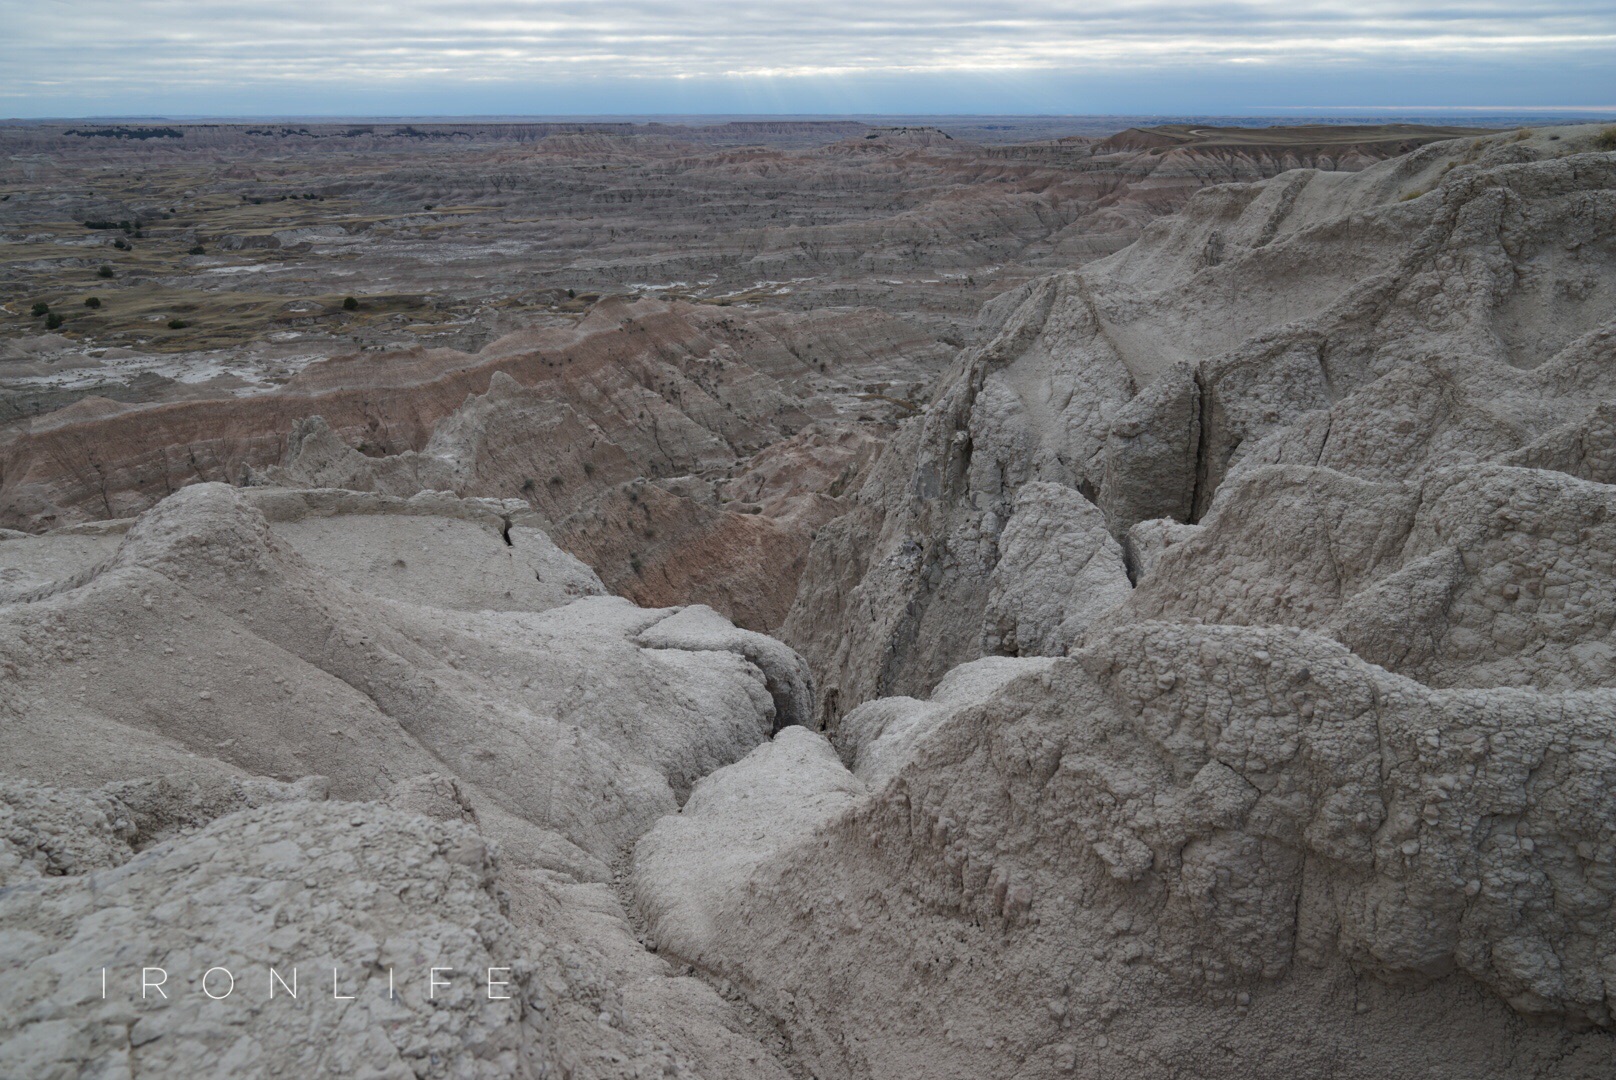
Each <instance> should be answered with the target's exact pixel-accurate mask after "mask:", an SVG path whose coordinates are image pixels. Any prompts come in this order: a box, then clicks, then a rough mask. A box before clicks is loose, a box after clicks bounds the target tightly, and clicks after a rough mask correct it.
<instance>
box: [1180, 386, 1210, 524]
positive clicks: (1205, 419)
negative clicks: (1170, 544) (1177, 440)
mask: <svg viewBox="0 0 1616 1080" xmlns="http://www.w3.org/2000/svg"><path fill="white" fill-rule="evenodd" d="M1192 375H1193V377H1194V379H1195V414H1196V429H1197V430H1196V432H1195V480H1194V483H1193V485H1192V487H1191V488H1190V508H1189V520H1188V521H1187V522H1186V524H1189V525H1199V524H1200V523H1201V516H1202V515H1203V514H1204V513H1205V512H1206V505H1205V504H1206V503H1209V502H1211V497H1210V496H1211V491H1210V490H1209V489H1210V487H1211V484H1212V463H1211V461H1210V460H1209V459H1210V457H1211V446H1212V391H1211V389H1210V388H1209V387H1208V386H1207V383H1206V375H1205V372H1204V371H1203V370H1202V365H1200V364H1196V365H1195V367H1194V369H1193V372H1192Z"/></svg>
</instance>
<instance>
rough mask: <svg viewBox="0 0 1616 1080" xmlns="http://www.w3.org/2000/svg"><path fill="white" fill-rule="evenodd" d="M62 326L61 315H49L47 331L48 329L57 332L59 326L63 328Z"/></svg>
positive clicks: (46, 319)
mask: <svg viewBox="0 0 1616 1080" xmlns="http://www.w3.org/2000/svg"><path fill="white" fill-rule="evenodd" d="M61 325H62V317H61V316H60V315H58V314H56V312H54V311H53V312H51V313H50V314H49V315H47V316H46V317H45V329H47V330H55V329H56V328H57V327H58V326H61Z"/></svg>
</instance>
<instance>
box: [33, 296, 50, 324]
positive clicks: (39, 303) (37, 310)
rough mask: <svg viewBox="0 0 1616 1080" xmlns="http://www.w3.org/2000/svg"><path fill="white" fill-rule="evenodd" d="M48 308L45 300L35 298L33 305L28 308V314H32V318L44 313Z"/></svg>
mask: <svg viewBox="0 0 1616 1080" xmlns="http://www.w3.org/2000/svg"><path fill="white" fill-rule="evenodd" d="M49 310H50V305H49V304H47V303H45V301H43V300H36V301H34V306H33V307H31V308H29V309H28V314H30V315H32V316H33V317H34V318H36V319H37V318H39V317H40V316H41V315H43V314H45V312H47V311H49Z"/></svg>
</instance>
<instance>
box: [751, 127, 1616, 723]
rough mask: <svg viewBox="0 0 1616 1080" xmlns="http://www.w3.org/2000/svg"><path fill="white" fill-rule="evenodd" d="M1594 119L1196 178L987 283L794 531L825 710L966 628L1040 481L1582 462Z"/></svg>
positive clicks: (1178, 510)
mask: <svg viewBox="0 0 1616 1080" xmlns="http://www.w3.org/2000/svg"><path fill="white" fill-rule="evenodd" d="M1595 135H1596V131H1595V130H1594V129H1592V128H1566V129H1560V130H1558V131H1552V132H1539V133H1535V134H1529V135H1525V136H1508V137H1505V136H1493V137H1489V138H1485V139H1476V140H1458V141H1454V142H1448V143H1438V144H1434V145H1432V146H1427V147H1425V148H1423V149H1420V150H1417V151H1415V152H1413V153H1411V154H1408V155H1406V156H1404V157H1400V158H1396V159H1394V160H1391V161H1387V162H1383V163H1381V164H1378V165H1374V166H1372V167H1370V168H1367V169H1365V170H1363V171H1362V172H1358V173H1354V174H1344V173H1330V172H1320V171H1314V170H1309V169H1302V170H1298V171H1295V172H1290V173H1286V174H1285V175H1283V176H1279V177H1276V178H1274V179H1272V180H1268V181H1264V182H1261V183H1255V184H1226V185H1222V186H1219V187H1214V188H1209V189H1207V190H1205V191H1202V192H1199V193H1198V194H1196V195H1195V196H1194V197H1193V198H1192V199H1191V200H1190V201H1189V203H1188V204H1187V205H1186V206H1185V208H1184V209H1183V211H1182V212H1181V213H1179V214H1176V215H1174V216H1171V217H1166V218H1163V219H1161V220H1159V221H1157V222H1155V223H1154V224H1152V225H1150V226H1148V227H1147V228H1146V229H1145V230H1144V233H1143V235H1142V236H1141V238H1140V239H1139V241H1138V242H1137V243H1135V244H1134V245H1132V246H1131V247H1129V248H1127V249H1125V250H1123V251H1121V252H1119V253H1117V254H1116V255H1114V256H1112V257H1110V258H1108V259H1104V260H1101V261H1098V262H1095V263H1091V264H1089V265H1088V266H1086V267H1084V268H1083V269H1082V270H1079V271H1074V272H1069V273H1064V274H1057V275H1053V276H1051V277H1049V278H1046V279H1040V280H1036V281H1033V282H1030V283H1029V284H1027V285H1025V286H1023V287H1022V288H1021V289H1020V290H1017V291H1014V292H1011V293H1008V294H1006V295H1005V296H1003V297H1001V298H1000V299H999V300H996V301H994V302H993V303H992V304H990V305H989V306H988V308H987V309H985V312H984V316H983V323H984V326H985V328H986V331H987V333H988V340H986V341H985V343H984V344H982V345H980V346H976V347H973V348H971V349H967V350H965V351H964V352H962V354H961V355H960V358H959V359H958V360H957V361H956V363H955V365H954V367H953V368H952V369H951V371H950V372H949V374H948V375H947V376H946V377H945V379H944V381H943V384H942V387H941V389H940V390H939V393H938V396H937V398H936V399H935V400H934V402H933V403H932V405H931V406H930V407H929V408H928V410H927V411H926V414H925V415H924V416H922V417H919V418H916V419H913V420H909V421H906V423H905V425H904V430H903V431H902V432H900V434H899V435H898V436H897V437H896V438H895V439H894V440H893V441H892V443H891V445H890V446H889V447H888V449H887V451H886V452H885V454H884V455H883V458H882V460H881V461H880V462H878V463H877V464H876V465H875V466H873V467H872V469H871V470H870V472H869V474H868V478H867V479H866V480H865V482H864V484H863V486H862V488H861V489H860V490H859V491H858V492H857V493H856V494H855V495H854V496H853V497H852V498H853V500H854V502H855V507H854V509H853V510H852V512H850V513H849V514H848V515H847V516H846V517H844V518H843V519H842V520H841V521H839V522H837V523H836V524H835V525H834V526H832V527H830V528H827V529H822V530H821V532H820V534H819V536H818V537H817V539H816V542H815V548H814V549H813V550H811V551H810V553H809V557H808V566H807V569H806V571H805V576H804V578H803V582H802V586H801V588H800V589H799V592H798V599H797V603H796V605H795V607H794V608H793V610H792V612H791V614H790V616H789V617H788V619H787V620H786V622H785V624H784V626H783V630H782V632H783V635H784V637H785V638H786V640H787V641H789V642H791V643H792V644H794V645H795V646H796V647H797V648H799V649H800V650H802V651H803V653H804V655H805V656H807V657H808V659H809V661H810V662H811V663H812V664H813V665H814V668H815V670H816V672H818V673H819V674H820V680H821V684H822V685H821V690H822V693H821V699H822V701H823V702H824V703H825V704H824V715H825V716H826V718H827V719H831V720H834V717H835V716H836V715H838V713H839V712H845V711H847V710H848V709H850V708H852V707H853V706H855V705H857V704H858V703H859V702H862V701H865V700H869V699H870V698H872V697H878V696H881V695H883V694H890V693H916V692H924V691H926V690H927V689H929V688H930V687H931V686H932V685H934V684H935V683H936V681H937V679H938V678H940V677H941V675H942V673H943V672H944V671H946V670H947V669H948V668H949V667H950V666H952V665H953V664H956V663H959V662H962V661H965V660H969V659H971V658H973V657H974V656H976V655H980V654H981V648H982V646H981V645H979V643H978V642H979V639H978V636H977V635H976V633H975V628H976V627H977V626H979V625H981V622H982V618H983V613H984V612H985V610H986V608H987V604H988V602H989V591H990V589H989V585H988V583H989V581H990V579H991V578H992V576H993V574H994V572H995V567H996V566H997V565H998V564H999V561H1000V558H1001V555H1002V551H1001V543H1002V534H1003V532H1004V530H1005V528H1006V524H1007V523H1008V522H1009V521H1011V520H1012V515H1013V512H1014V505H1015V498H1016V493H1017V491H1018V490H1020V489H1021V488H1022V487H1023V486H1024V485H1026V484H1028V483H1031V482H1035V481H1037V482H1051V483H1057V484H1060V485H1063V486H1065V487H1068V488H1071V489H1074V490H1076V491H1078V492H1080V493H1082V494H1083V495H1084V496H1085V497H1086V498H1088V499H1089V500H1090V501H1092V502H1094V503H1095V504H1096V505H1097V506H1098V507H1099V509H1100V510H1101V511H1102V512H1103V513H1104V514H1105V516H1106V520H1107V522H1108V524H1109V526H1110V529H1111V531H1112V533H1113V535H1115V536H1117V537H1118V538H1119V539H1120V538H1123V537H1125V536H1126V534H1127V531H1128V530H1129V528H1130V527H1132V526H1133V525H1135V524H1136V523H1138V522H1140V521H1145V520H1155V519H1160V518H1168V519H1172V520H1177V521H1179V522H1183V523H1187V524H1194V523H1198V522H1200V521H1201V520H1202V519H1203V518H1206V517H1207V516H1208V515H1209V513H1210V512H1211V511H1212V510H1213V508H1214V506H1215V504H1216V502H1217V500H1218V498H1219V496H1220V492H1221V491H1222V490H1223V488H1224V486H1225V484H1226V481H1228V480H1230V479H1232V478H1233V477H1235V476H1238V475H1239V474H1240V473H1241V472H1242V471H1244V470H1250V469H1256V468H1259V467H1261V466H1263V465H1271V464H1297V465H1307V466H1311V467H1317V468H1327V469H1330V470H1333V471H1335V472H1338V473H1344V474H1347V475H1349V476H1352V477H1357V478H1359V479H1361V480H1364V481H1372V482H1377V483H1388V482H1393V483H1419V482H1422V480H1423V478H1424V477H1427V476H1429V475H1432V474H1434V473H1435V472H1436V471H1437V470H1440V469H1443V468H1446V467H1459V466H1463V465H1474V464H1476V463H1479V462H1483V461H1488V460H1497V461H1503V462H1508V463H1511V464H1531V465H1534V466H1535V467H1539V468H1542V467H1548V468H1559V469H1561V470H1563V471H1568V472H1571V473H1572V474H1574V475H1578V476H1582V477H1584V478H1587V479H1597V478H1598V476H1599V475H1602V474H1600V472H1599V470H1601V469H1603V467H1604V466H1603V465H1602V464H1600V463H1601V462H1602V461H1603V460H1604V457H1605V456H1606V455H1604V453H1603V451H1602V450H1601V449H1600V447H1599V433H1600V432H1602V431H1604V430H1605V427H1604V426H1603V425H1604V421H1603V420H1601V419H1600V417H1601V416H1603V415H1604V414H1603V413H1602V412H1600V408H1601V406H1603V405H1605V404H1606V403H1607V402H1609V401H1611V400H1613V399H1616V387H1612V386H1611V385H1610V378H1611V374H1610V373H1611V372H1612V371H1613V370H1616V367H1613V365H1612V363H1611V356H1612V352H1611V350H1612V345H1613V342H1616V336H1613V334H1616V327H1613V326H1612V325H1611V323H1610V321H1609V320H1610V305H1609V302H1608V300H1609V297H1610V295H1612V292H1613V290H1616V248H1613V246H1612V245H1613V243H1616V235H1613V233H1612V232H1611V227H1610V220H1611V218H1610V214H1609V209H1610V207H1611V206H1612V205H1616V203H1613V200H1616V163H1613V160H1616V159H1613V157H1612V155H1611V153H1609V152H1608V151H1602V150H1601V149H1600V148H1599V146H1598V145H1597V144H1596V143H1595V141H1594V136H1595ZM1551 136H1557V137H1551ZM1359 516H1360V517H1364V518H1366V519H1372V518H1373V517H1374V514H1373V513H1372V512H1367V511H1366V512H1363V513H1360V514H1359ZM1273 524H1274V525H1275V526H1276V527H1280V528H1285V527H1290V526H1289V524H1288V523H1282V522H1278V521H1276V522H1274V523H1273ZM1455 524H1456V523H1455ZM1249 528H1251V529H1252V530H1253V531H1254V532H1255V531H1258V530H1260V529H1262V528H1264V524H1263V523H1260V522H1253V523H1251V524H1250V525H1249ZM1320 535H1321V534H1320V533H1318V532H1315V533H1313V534H1312V539H1314V540H1316V539H1317V538H1318V537H1319V536H1320ZM855 553H856V554H855ZM1322 554H1323V553H1321V552H1309V553H1306V554H1303V555H1301V556H1300V557H1303V558H1315V557H1321V555H1322ZM1149 557H1150V556H1149V555H1148V554H1147V556H1146V558H1147V560H1148V558H1149ZM1135 562H1136V565H1135V567H1134V569H1135V572H1136V573H1137V571H1138V570H1139V569H1141V567H1142V563H1141V562H1140V560H1139V559H1137V558H1136V560H1135ZM1001 577H1003V575H1001ZM1188 584H1193V583H1188ZM1273 584H1274V585H1275V587H1280V586H1282V585H1284V584H1285V582H1284V581H1282V580H1281V581H1275V582H1273ZM1001 587H1002V586H1001ZM1194 587H1199V586H1198V585H1197V586H1194ZM1206 587H1208V588H1217V587H1218V586H1217V585H1216V583H1213V582H1207V583H1206ZM987 643H988V644H989V645H991V646H992V647H994V648H1002V647H1003V646H1002V642H1001V643H994V642H993V641H992V639H991V637H990V638H989V639H988V642H987Z"/></svg>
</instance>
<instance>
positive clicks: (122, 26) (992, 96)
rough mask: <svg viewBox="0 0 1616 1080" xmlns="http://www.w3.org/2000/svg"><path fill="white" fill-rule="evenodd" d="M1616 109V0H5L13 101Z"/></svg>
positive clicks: (1109, 110)
mask: <svg viewBox="0 0 1616 1080" xmlns="http://www.w3.org/2000/svg"><path fill="white" fill-rule="evenodd" d="M1466 110H1470V111H1483V112H1530V111H1544V112H1575V111H1578V110H1585V111H1589V112H1598V113H1601V114H1609V113H1613V112H1616V0H1607V2H1592V0H1513V2H1501V0H1401V2H1391V0H1224V2H1213V3H1196V2H1189V0H1176V2H1175V0H1081V2H1077V3H1071V2H1067V3H1061V2H1054V0H992V2H986V0H881V2H878V3H872V2H870V0H817V2H816V0H798V2H792V3H781V2H775V0H765V2H752V3H748V2H746V0H736V2H733V3H728V4H724V3H714V2H712V0H614V2H611V3H600V2H595V0H463V2H456V3H448V2H444V0H390V2H379V0H344V2H342V3H310V2H308V0H256V2H254V3H251V4H248V3H240V2H235V3H227V2H221V0H88V2H76V0H0V116H12V117H51V116H55V117H79V116H144V115H173V116H206V115H213V116H222V115H229V116H287V115H294V116H358V115H375V116H405V115H410V116H427V115H456V116H466V115H558V114H588V115H609V114H625V113H632V114H672V113H759V114H769V113H799V114H800V113H815V114H822V113H832V114H866V113H888V114H892V113H899V114H912V115H924V114H945V113H968V114H993V113H1000V114H1003V113H1013V114H1108V115H1117V114H1153V113H1154V114H1160V113H1174V114H1196V115H1263V114H1267V115H1275V114H1278V115H1285V114H1287V113H1296V114H1299V115H1301V114H1305V115H1319V114H1328V113H1331V112H1341V113H1352V114H1366V113H1373V112H1377V111H1385V112H1398V113H1432V112H1442V111H1458V112H1463V111H1466Z"/></svg>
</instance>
